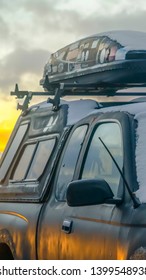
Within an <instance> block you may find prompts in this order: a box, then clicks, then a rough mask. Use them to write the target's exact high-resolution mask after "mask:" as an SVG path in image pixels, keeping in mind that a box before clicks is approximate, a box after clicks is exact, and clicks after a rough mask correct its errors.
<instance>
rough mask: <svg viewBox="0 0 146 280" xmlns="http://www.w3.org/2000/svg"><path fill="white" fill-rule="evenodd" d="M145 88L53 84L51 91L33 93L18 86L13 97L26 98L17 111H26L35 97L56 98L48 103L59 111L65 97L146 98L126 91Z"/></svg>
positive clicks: (138, 85)
mask: <svg viewBox="0 0 146 280" xmlns="http://www.w3.org/2000/svg"><path fill="white" fill-rule="evenodd" d="M133 87H135V88H144V87H146V83H141V84H138V83H130V84H128V83H127V84H121V83H120V84H119V83H98V84H92V83H91V84H85V83H84V84H82V83H53V84H51V85H50V90H49V91H44V92H31V91H21V90H19V88H18V84H16V86H15V90H14V91H12V92H11V95H13V96H16V98H17V99H21V98H24V97H25V100H24V102H23V105H20V104H18V107H17V109H21V110H22V111H26V110H27V109H28V105H29V102H30V100H31V99H32V97H33V96H54V98H53V99H52V98H48V100H47V102H48V103H51V104H53V110H58V108H59V105H60V97H63V96H72V95H74V96H88V95H90V96H107V97H112V96H115V95H117V96H146V90H145V91H137V90H135V91H132V92H131V91H129V92H128V91H124V90H125V89H128V88H133Z"/></svg>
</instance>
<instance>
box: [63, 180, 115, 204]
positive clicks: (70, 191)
mask: <svg viewBox="0 0 146 280" xmlns="http://www.w3.org/2000/svg"><path fill="white" fill-rule="evenodd" d="M113 197H114V194H113V192H112V190H111V188H110V187H109V185H108V183H107V182H106V181H105V180H77V181H73V182H71V183H69V185H68V188H67V204H68V205H69V206H85V205H97V204H102V203H105V201H106V200H107V199H113Z"/></svg>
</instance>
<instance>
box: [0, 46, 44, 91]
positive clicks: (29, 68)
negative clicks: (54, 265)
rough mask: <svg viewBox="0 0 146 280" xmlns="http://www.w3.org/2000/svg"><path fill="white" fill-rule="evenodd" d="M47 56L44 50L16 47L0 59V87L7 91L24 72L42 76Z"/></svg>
mask: <svg viewBox="0 0 146 280" xmlns="http://www.w3.org/2000/svg"><path fill="white" fill-rule="evenodd" d="M48 57H49V53H48V52H47V51H45V50H31V51H26V50H24V49H17V50H15V51H14V52H12V53H11V54H9V55H8V56H6V57H5V59H3V60H1V61H0V72H1V76H0V88H1V91H2V90H4V91H7V89H8V88H9V86H14V84H15V83H16V82H19V81H20V79H21V76H22V75H23V74H25V73H33V74H38V76H40V78H41V76H42V72H43V67H44V64H45V63H46V61H47V59H48Z"/></svg>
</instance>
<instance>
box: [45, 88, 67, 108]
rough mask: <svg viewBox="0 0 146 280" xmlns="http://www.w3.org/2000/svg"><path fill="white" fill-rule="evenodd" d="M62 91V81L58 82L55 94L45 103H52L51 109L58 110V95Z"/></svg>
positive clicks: (60, 94) (59, 95)
mask: <svg viewBox="0 0 146 280" xmlns="http://www.w3.org/2000/svg"><path fill="white" fill-rule="evenodd" d="M63 92H64V83H60V84H59V86H58V87H56V88H55V96H54V98H53V99H52V98H50V97H49V98H48V100H47V103H51V104H53V109H52V110H53V111H58V109H59V106H60V97H61V96H62V93H63Z"/></svg>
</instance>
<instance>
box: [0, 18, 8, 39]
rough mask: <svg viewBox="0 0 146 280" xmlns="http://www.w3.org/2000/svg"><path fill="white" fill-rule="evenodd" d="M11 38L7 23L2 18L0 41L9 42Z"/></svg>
mask: <svg viewBox="0 0 146 280" xmlns="http://www.w3.org/2000/svg"><path fill="white" fill-rule="evenodd" d="M8 36H9V27H8V24H7V23H6V21H5V20H4V19H3V18H2V16H0V41H2V40H7V38H8Z"/></svg>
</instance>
